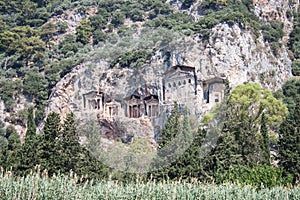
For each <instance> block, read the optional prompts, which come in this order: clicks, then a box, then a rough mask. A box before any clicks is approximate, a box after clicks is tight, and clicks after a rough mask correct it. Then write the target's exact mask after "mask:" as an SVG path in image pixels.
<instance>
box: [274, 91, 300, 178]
mask: <svg viewBox="0 0 300 200" xmlns="http://www.w3.org/2000/svg"><path fill="white" fill-rule="evenodd" d="M297 101H298V102H297V104H296V107H295V110H294V114H291V115H290V116H289V117H288V118H287V119H286V120H285V121H284V122H283V123H282V124H281V128H280V138H279V152H278V153H279V165H280V166H282V167H283V168H284V172H285V173H286V175H287V174H291V175H292V176H293V181H294V182H296V181H297V180H298V181H299V180H300V131H299V130H300V124H299V122H300V107H299V106H300V98H299V97H298V98H297Z"/></svg>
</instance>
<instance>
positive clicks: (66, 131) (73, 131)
mask: <svg viewBox="0 0 300 200" xmlns="http://www.w3.org/2000/svg"><path fill="white" fill-rule="evenodd" d="M75 120H76V119H75V115H74V114H73V113H68V114H67V116H66V119H65V120H64V124H63V129H62V147H63V151H62V154H61V159H62V160H63V165H64V168H65V171H66V172H68V171H69V170H73V171H76V170H77V167H79V164H80V163H79V161H80V157H82V156H81V155H82V152H83V150H82V147H81V146H80V143H79V137H78V131H77V126H76V121H75Z"/></svg>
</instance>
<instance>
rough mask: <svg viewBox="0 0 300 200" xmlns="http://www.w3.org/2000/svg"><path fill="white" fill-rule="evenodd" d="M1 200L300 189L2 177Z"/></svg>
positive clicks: (244, 195)
mask: <svg viewBox="0 0 300 200" xmlns="http://www.w3.org/2000/svg"><path fill="white" fill-rule="evenodd" d="M0 198H1V199H14V200H15V199H239V200H241V199H263V200H268V199H270V200H271V199H272V200H276V199H278V200H279V199H280V200H282V199H289V200H292V199H295V200H296V199H300V188H299V187H289V188H287V187H280V186H278V187H273V188H269V189H268V188H266V189H260V190H258V189H256V188H253V187H251V186H241V185H237V184H222V185H215V184H203V183H200V182H197V181H194V182H193V183H187V182H184V181H179V182H172V181H162V182H155V181H149V182H141V181H137V182H135V183H128V184H124V183H120V182H116V181H99V182H94V181H85V182H82V181H81V177H77V176H76V175H75V174H73V173H70V175H68V176H65V175H56V176H55V175H54V176H53V177H48V175H47V172H42V173H41V172H40V171H39V169H37V170H36V172H34V173H31V174H29V175H28V176H25V177H15V176H14V175H13V173H12V172H9V171H3V170H2V172H1V174H0Z"/></svg>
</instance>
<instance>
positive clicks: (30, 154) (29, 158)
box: [19, 107, 39, 174]
mask: <svg viewBox="0 0 300 200" xmlns="http://www.w3.org/2000/svg"><path fill="white" fill-rule="evenodd" d="M34 121H35V119H34V108H33V107H30V108H29V109H28V116H27V131H26V135H25V143H24V144H23V145H22V150H21V162H20V166H19V172H20V173H23V174H24V173H25V174H26V173H27V172H28V171H30V170H32V169H33V168H34V167H35V166H36V165H38V164H39V149H38V146H39V143H38V140H37V135H36V125H35V122H34Z"/></svg>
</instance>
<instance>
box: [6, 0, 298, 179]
mask: <svg viewBox="0 0 300 200" xmlns="http://www.w3.org/2000/svg"><path fill="white" fill-rule="evenodd" d="M298 7H299V1H290V0H279V1H273V0H271V1H267V0H266V1H257V0H222V1H219V0H145V1H139V0H126V1H124V0H111V1H107V0H23V1H21V0H10V1H7V0H0V25H1V26H0V65H1V68H0V122H3V123H0V125H1V127H0V128H1V130H2V129H3V130H4V129H6V130H7V129H8V127H11V126H12V127H13V128H14V129H15V130H16V131H17V133H18V135H20V137H21V141H22V143H24V141H25V135H26V132H28V130H29V132H30V131H32V130H31V129H30V127H29V125H28V124H30V123H32V122H31V121H30V118H29V117H28V110H30V108H31V107H33V110H32V112H33V113H34V114H33V113H32V118H34V125H36V126H37V127H38V130H37V131H36V132H38V133H42V134H44V133H43V127H44V125H45V123H46V122H45V119H46V118H47V116H48V115H51V113H53V112H56V113H57V114H58V116H59V117H60V119H61V120H62V121H63V119H64V118H65V117H66V116H68V114H69V113H71V112H72V113H74V114H75V116H76V118H77V119H78V120H79V123H78V124H79V125H86V124H87V126H80V128H81V130H80V131H81V132H80V131H79V132H80V133H79V136H80V142H81V144H84V145H87V144H86V143H87V140H88V139H89V137H91V136H87V135H86V133H87V132H92V131H91V130H90V129H89V128H91V129H92V128H95V127H96V129H97V130H94V129H93V131H94V132H95V133H99V134H100V135H101V139H99V138H98V139H99V140H101V142H102V144H103V145H104V149H106V150H111V151H112V152H111V154H110V153H107V155H106V153H104V154H105V155H102V154H101V152H100V153H99V150H95V152H92V153H94V154H101V155H100V157H101V156H102V157H101V159H102V160H103V161H104V163H105V162H108V163H105V164H106V165H108V166H110V167H113V168H117V169H119V170H121V171H126V170H127V171H130V172H136V170H139V171H138V172H139V173H143V172H145V171H144V170H145V169H144V168H143V167H142V169H136V168H135V167H133V168H130V167H128V166H126V162H127V161H126V160H123V161H124V163H123V161H122V162H121V164H120V163H117V162H118V161H117V157H114V156H116V155H118V154H123V155H128V157H130V156H131V155H132V153H133V154H134V153H136V151H138V152H139V150H141V149H144V150H145V151H148V152H149V155H138V156H140V158H143V159H144V163H142V164H144V165H145V166H147V165H148V164H149V163H148V161H149V160H151V159H152V158H153V157H152V156H153V155H154V154H156V150H157V149H160V147H161V146H160V145H161V144H164V142H161V141H160V140H168V139H170V138H172V134H174V132H176V131H177V132H180V133H181V132H182V133H184V131H186V132H189V133H191V134H192V135H193V136H195V135H197V134H200V135H201V134H204V135H205V134H207V135H209V134H210V130H207V129H206V128H207V127H208V129H209V128H211V129H218V128H220V126H222V127H221V129H222V130H221V131H220V130H218V131H219V132H218V131H217V132H218V133H220V135H218V137H216V136H215V135H212V137H211V138H210V139H211V141H208V146H209V148H210V149H213V150H214V151H212V152H213V153H215V155H218V152H219V153H220V152H222V151H223V150H224V149H222V147H223V146H218V145H217V144H219V142H220V141H219V140H218V139H219V137H221V139H224V141H227V140H228V141H233V140H231V139H232V138H231V139H230V137H233V136H232V135H230V134H227V132H228V133H229V132H231V133H234V134H236V135H238V134H239V133H238V132H239V131H241V132H243V134H244V135H242V134H241V135H238V136H236V135H235V136H236V138H235V140H234V141H235V142H237V143H236V144H232V145H230V144H231V143H230V142H229V145H228V146H230V148H231V147H232V149H229V150H228V151H236V152H239V151H240V150H241V149H243V150H241V151H242V153H241V154H243V155H242V157H238V158H237V160H234V164H236V163H239V164H240V163H242V164H245V165H247V166H248V164H249V163H250V165H249V166H251V164H253V163H255V162H257V163H262V164H264V163H265V162H266V163H270V162H269V161H262V160H263V159H264V158H261V157H263V156H264V155H263V156H262V154H263V153H262V152H263V150H262V149H263V147H259V144H258V143H259V142H261V141H262V140H263V139H262V138H263V136H262V134H263V133H261V130H262V129H263V128H262V127H263V125H262V121H263V118H264V117H263V116H264V114H266V119H265V120H266V122H264V123H266V126H267V128H266V129H268V130H266V133H265V134H266V135H267V136H266V137H268V140H269V137H270V141H267V143H268V145H267V148H268V149H269V147H270V145H271V146H272V148H274V149H276V148H277V147H278V144H279V143H280V142H278V141H279V140H280V139H279V138H280V137H279V132H280V131H285V129H283V128H280V127H281V126H280V125H281V123H282V121H284V120H285V118H286V116H288V113H289V114H290V115H289V116H292V118H293V117H294V118H295V119H294V118H293V120H294V122H293V123H295V124H297V119H296V118H297V112H296V111H295V113H294V110H296V107H297V106H296V104H297V100H296V96H298V95H299V94H298V93H299V91H297V88H298V86H299V85H298V82H297V81H296V79H295V80H294V82H293V81H291V82H288V80H290V79H291V78H293V77H294V76H300V57H299V55H300V54H299V52H300V45H299V38H300V31H299V30H300V25H299V22H300V16H299V10H298V9H299V8H298ZM286 82H288V83H287V85H285V84H286ZM256 83H257V84H256ZM241 85H243V86H244V88H243V86H241ZM291 85H292V86H291ZM291 91H292V92H291ZM294 91H297V92H296V93H295V94H294V93H293V92H294ZM289 92H290V93H289ZM247 95H248V96H247ZM238 97H241V99H242V100H243V101H242V100H241V99H239V98H238ZM275 97H276V98H275ZM281 100H282V101H283V103H285V104H283V103H282V101H281ZM222 102H223V103H224V104H226V103H227V104H226V106H227V107H226V108H224V107H222V106H223V105H224V104H222ZM245 102H246V103H248V104H246V105H245V104H244V103H245ZM252 103H253V104H252ZM238 105H241V107H238ZM230 106H232V107H230ZM286 106H287V107H286ZM176 109H177V110H176ZM223 109H224V110H223ZM222 111H223V113H222ZM238 111H239V112H241V113H239V112H238ZM288 111H289V112H288ZM235 112H236V113H235ZM174 113H175V114H174ZM256 114H257V115H256ZM33 116H34V117H33ZM213 117H216V119H218V117H223V119H222V120H221V122H220V123H219V124H217V125H216V124H209V123H207V122H208V121H209V122H211V123H213V119H214V118H213ZM219 119H220V118H219ZM231 119H232V121H230V120H231ZM56 120H57V119H56ZM172 120H174V121H172ZM176 120H177V121H176ZM210 120H211V121H210ZM234 120H236V121H234ZM247 120H248V121H247ZM92 122H96V125H95V124H94V127H89V126H88V125H89V124H90V123H92ZM248 122H249V124H247V123H248ZM284 122H285V121H284ZM206 123H207V124H206ZM57 124H59V122H57ZM31 125H32V124H31ZM61 126H63V125H61ZM186 127H188V128H186ZM224 127H225V128H224ZM65 128H66V127H65ZM202 128H203V129H202ZM34 130H35V129H34ZM63 130H65V129H63ZM66 130H67V129H66ZM168 131H169V132H168ZM172 131H173V132H172ZM202 131H203V132H202ZM205 131H207V132H205ZM3 132H5V131H3ZM33 132H35V131H33ZM84 132H86V133H84ZM94 132H93V133H94ZM57 134H58V133H57ZM76 134H77V133H76ZM61 135H63V134H61ZM61 135H59V134H58V137H60V136H61ZM207 135H205V136H203V135H202V136H203V138H205V140H207V139H208V137H206V136H207ZM197 136H198V135H197ZM202 136H201V137H202ZM8 137H9V136H7V135H6V136H5V134H2V135H1V145H2V146H3V147H5V146H7V145H8V144H9V142H8ZM64 137H65V136H64ZM165 137H166V138H165ZM168 137H169V138H168ZM214 137H215V138H214ZM223 137H224V138H223ZM5 138H6V139H5ZM195 138H197V137H196V136H195ZM203 138H202V139H203ZM65 139H66V138H65ZM98 139H97V142H98ZM189 139H190V138H185V139H184V140H183V139H182V138H180V140H179V141H180V145H182V146H180V147H182V150H186V149H188V148H189V145H191V144H192V140H191V141H190V143H189V142H187V143H188V144H186V143H185V141H189ZM192 139H194V138H192ZM202 139H201V144H203V141H202ZM182 140H183V141H184V142H182ZM199 140H200V139H199ZM243 140H245V141H247V142H249V144H248V145H249V146H247V144H246V145H245V146H246V147H247V148H249V149H247V148H246V147H245V146H243V145H244V142H241V141H243ZM224 141H221V142H224ZM251 141H255V142H257V143H255V144H252V143H251ZM177 142H178V141H177ZM181 142H182V143H181ZM205 142H207V141H205ZM239 142H240V143H239ZM247 142H246V143H247ZM166 143H168V142H166ZM250 143H251V144H250ZM253 143H254V142H253ZM129 144H130V145H129ZM222 144H223V143H222ZM88 145H89V144H88ZM114 145H116V146H114ZM118 145H119V146H118ZM226 145H227V144H226ZM234 145H237V146H234ZM196 146H197V145H196ZM204 146H205V145H204ZM111 147H112V149H111ZM118 148H120V149H123V150H122V152H119V151H118ZM219 148H220V149H221V150H220V149H219ZM224 148H225V147H224ZM234 148H236V149H234ZM256 148H257V149H256ZM90 149H91V147H90ZM90 149H89V150H90ZM115 149H116V150H115ZM179 149H180V148H179ZM237 149H238V150H237ZM244 149H246V150H245V151H247V150H248V151H250V150H251V151H253V152H254V153H253V155H252V154H251V156H249V157H247V156H248V154H247V152H246V153H245V151H244ZM171 150H172V149H171ZM171 150H170V149H167V150H166V151H171ZM226 150H227V149H226ZM61 151H63V150H61ZM191 151H192V150H191ZM224 151H225V150H224ZM164 153H166V152H163V155H165V154H164ZM182 153H183V152H181V151H180V152H179V153H178V154H180V155H181V154H182ZM239 153H240V152H239ZM248 153H249V152H248ZM269 153H270V152H269ZM249 154H250V153H249ZM275 154H276V152H275ZM176 155H177V154H176ZM215 155H210V156H212V157H213V158H215V157H214V156H215ZM244 155H247V156H245V157H243V156H244ZM94 156H95V155H94ZM96 156H99V155H96ZM147 156H149V157H147ZM239 156H240V155H239ZM212 157H211V158H212ZM267 157H270V155H269V154H268V155H267ZM130 158H131V157H130ZM213 158H212V159H211V160H214V159H213ZM114 159H115V160H114ZM126 159H128V158H127V157H126ZM132 159H133V160H134V158H132ZM171 159H172V160H173V159H174V158H171ZM224 159H225V158H224ZM267 160H269V159H267ZM112 161H113V162H112ZM111 162H112V163H111ZM135 162H136V163H138V162H139V161H137V160H135ZM214 162H215V163H214V164H216V163H218V160H216V159H215V160H214ZM271 162H272V163H273V164H274V163H275V164H276V163H277V162H278V160H276V155H275V156H273V155H272V160H271ZM115 164H116V165H115ZM160 164H161V163H159V164H158V165H160ZM206 164H207V165H206V166H209V167H211V165H213V164H212V163H206ZM219 164H220V163H219ZM179 165H180V164H179ZM220 165H223V164H220ZM126 167H127V168H126ZM209 167H208V168H209ZM212 168H213V167H211V168H210V169H212ZM131 170H133V171H131ZM147 170H148V168H147ZM209 173H213V171H210V172H209ZM274 173H275V172H274ZM278 173H282V171H280V172H278ZM210 175H211V174H210ZM207 176H209V175H207ZM214 176H215V175H214Z"/></svg>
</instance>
